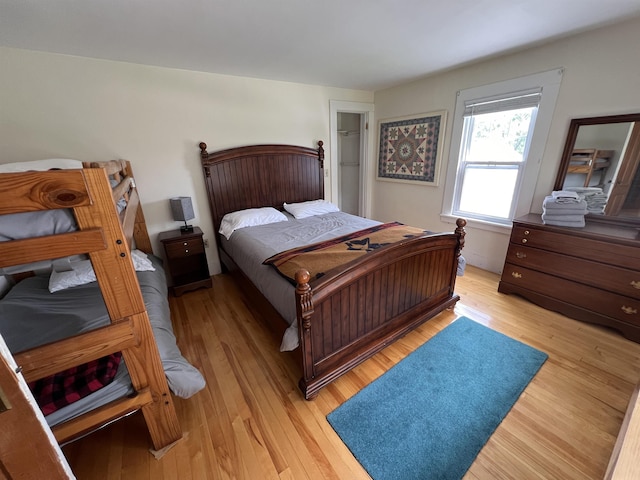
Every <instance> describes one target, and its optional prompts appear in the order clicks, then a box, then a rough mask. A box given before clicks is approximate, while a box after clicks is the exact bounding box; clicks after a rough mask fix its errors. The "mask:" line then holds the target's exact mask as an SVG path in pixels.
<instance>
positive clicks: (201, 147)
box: [200, 142, 207, 157]
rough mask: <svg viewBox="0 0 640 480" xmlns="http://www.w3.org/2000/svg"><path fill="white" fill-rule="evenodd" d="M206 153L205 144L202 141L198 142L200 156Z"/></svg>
mask: <svg viewBox="0 0 640 480" xmlns="http://www.w3.org/2000/svg"><path fill="white" fill-rule="evenodd" d="M206 155H207V144H206V143H204V142H200V156H201V157H204V156H206Z"/></svg>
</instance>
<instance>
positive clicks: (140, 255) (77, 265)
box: [49, 250, 155, 293]
mask: <svg viewBox="0 0 640 480" xmlns="http://www.w3.org/2000/svg"><path fill="white" fill-rule="evenodd" d="M131 260H132V261H133V266H134V268H135V269H136V271H137V272H144V271H153V270H155V267H154V266H153V265H152V264H151V260H149V258H148V257H147V255H146V254H145V253H144V252H141V251H140V250H132V251H131ZM95 281H96V273H95V272H94V271H93V267H92V266H91V260H82V261H80V262H73V263H72V264H71V270H68V271H66V272H56V271H55V270H54V271H52V272H51V276H50V277H49V291H50V292H51V293H54V292H57V291H58V290H64V289H65V288H70V287H77V286H78V285H84V284H85V283H91V282H95Z"/></svg>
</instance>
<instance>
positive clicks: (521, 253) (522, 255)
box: [516, 252, 527, 258]
mask: <svg viewBox="0 0 640 480" xmlns="http://www.w3.org/2000/svg"><path fill="white" fill-rule="evenodd" d="M516 257H517V258H527V254H526V253H524V252H516Z"/></svg>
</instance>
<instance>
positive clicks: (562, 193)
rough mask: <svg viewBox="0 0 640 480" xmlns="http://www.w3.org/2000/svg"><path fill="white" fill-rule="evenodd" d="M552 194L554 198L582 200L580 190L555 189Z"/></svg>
mask: <svg viewBox="0 0 640 480" xmlns="http://www.w3.org/2000/svg"><path fill="white" fill-rule="evenodd" d="M551 196H552V197H553V198H573V199H575V200H580V195H578V192H572V191H570V190H554V191H553V192H551Z"/></svg>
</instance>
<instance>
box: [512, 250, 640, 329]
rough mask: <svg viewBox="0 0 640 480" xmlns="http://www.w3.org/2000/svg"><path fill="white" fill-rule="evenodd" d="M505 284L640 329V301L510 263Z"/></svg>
mask: <svg viewBox="0 0 640 480" xmlns="http://www.w3.org/2000/svg"><path fill="white" fill-rule="evenodd" d="M501 281H502V282H506V283H510V284H512V285H516V286H520V287H521V288H526V289H528V290H531V291H533V292H537V293H540V294H542V295H546V296H548V297H551V298H555V299H557V300H560V301H562V302H564V303H569V304H573V305H577V306H580V307H581V308H583V309H586V310H590V311H592V312H596V313H599V314H602V315H606V316H608V317H610V318H614V319H617V320H620V321H623V322H625V323H629V324H632V325H638V326H640V313H639V312H640V300H637V299H634V298H630V297H625V296H623V295H617V294H615V293H611V292H606V291H603V290H601V289H599V288H595V287H591V286H589V285H584V284H580V283H576V282H573V281H570V280H565V279H563V278H558V277H555V276H553V275H548V274H545V273H542V272H538V271H535V270H530V269H528V268H525V267H523V266H521V265H514V264H511V263H506V264H505V266H504V271H503V273H502V280H501Z"/></svg>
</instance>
